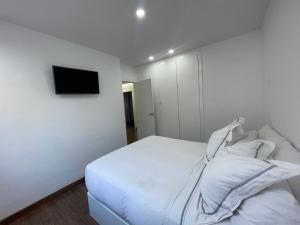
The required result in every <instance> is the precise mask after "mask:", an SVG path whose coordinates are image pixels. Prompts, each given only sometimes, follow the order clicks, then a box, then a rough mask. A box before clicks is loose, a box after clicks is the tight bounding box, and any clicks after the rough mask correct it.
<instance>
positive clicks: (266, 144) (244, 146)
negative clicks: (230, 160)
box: [223, 140, 275, 160]
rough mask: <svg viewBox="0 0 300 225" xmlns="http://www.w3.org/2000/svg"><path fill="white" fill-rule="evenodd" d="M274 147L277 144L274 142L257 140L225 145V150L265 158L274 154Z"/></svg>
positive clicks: (235, 153) (240, 154)
mask: <svg viewBox="0 0 300 225" xmlns="http://www.w3.org/2000/svg"><path fill="white" fill-rule="evenodd" d="M274 149H275V144H274V143H273V142H270V141H264V140H255V141H251V142H245V143H236V144H234V145H231V146H227V147H225V148H224V149H223V150H224V151H225V152H228V153H231V154H234V155H239V156H246V157H252V158H256V159H261V160H265V159H268V158H269V157H270V156H271V155H272V153H273V151H274Z"/></svg>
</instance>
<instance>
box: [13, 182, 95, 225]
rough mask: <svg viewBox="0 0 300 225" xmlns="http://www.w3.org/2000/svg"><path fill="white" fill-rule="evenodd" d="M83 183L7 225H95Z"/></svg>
mask: <svg viewBox="0 0 300 225" xmlns="http://www.w3.org/2000/svg"><path fill="white" fill-rule="evenodd" d="M86 191H87V190H86V187H85V184H84V183H81V184H78V185H77V186H75V187H72V188H71V189H70V190H68V191H66V192H64V193H62V194H60V195H59V196H57V197H55V198H53V199H51V200H49V201H48V202H45V203H43V204H42V205H40V206H39V207H37V208H35V209H34V210H32V211H30V212H28V213H27V214H25V215H23V216H22V217H20V218H18V219H17V220H15V221H13V222H11V223H9V224H8V225H97V223H96V222H95V221H94V220H93V218H91V217H90V215H89V211H88V202H87V194H86Z"/></svg>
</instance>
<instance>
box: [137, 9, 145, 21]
mask: <svg viewBox="0 0 300 225" xmlns="http://www.w3.org/2000/svg"><path fill="white" fill-rule="evenodd" d="M145 15H146V12H145V10H144V9H137V10H136V16H137V18H139V19H143V18H144V17H145Z"/></svg>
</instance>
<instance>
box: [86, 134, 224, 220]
mask: <svg viewBox="0 0 300 225" xmlns="http://www.w3.org/2000/svg"><path fill="white" fill-rule="evenodd" d="M206 147H207V144H204V143H197V142H189V141H183V140H175V139H170V138H164V137H157V136H151V137H148V138H146V139H143V140H141V141H138V142H136V143H134V144H132V145H128V146H126V147H124V148H121V149H119V150H117V151H115V152H113V153H111V154H108V155H106V156H104V157H102V158H100V159H98V160H96V161H94V162H92V163H90V164H89V165H88V166H87V168H86V175H85V177H86V184H87V188H88V191H89V193H90V194H91V195H92V196H93V197H94V198H96V199H97V200H98V201H100V202H101V203H103V204H105V205H106V206H107V207H108V208H110V209H111V210H112V211H114V212H115V213H116V214H117V215H119V216H120V217H121V218H122V219H124V220H125V221H126V222H128V223H129V224H130V225H179V224H180V217H181V214H182V211H183V209H182V207H183V206H184V203H185V201H186V199H185V198H184V196H186V194H182V192H183V191H184V190H185V189H186V186H187V185H188V183H191V182H194V180H195V178H196V177H198V176H199V175H198V172H199V171H200V169H199V166H200V165H201V163H200V162H201V161H202V157H203V156H204V154H205V151H206ZM179 196H181V197H179ZM181 199H182V200H181ZM178 202H180V203H179V204H178ZM175 203H176V204H175ZM178 207H179V208H178ZM177 208H178V209H177ZM226 224H230V223H229V222H228V221H225V222H223V223H222V225H226Z"/></svg>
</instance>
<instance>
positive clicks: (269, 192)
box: [230, 184, 300, 225]
mask: <svg viewBox="0 0 300 225" xmlns="http://www.w3.org/2000/svg"><path fill="white" fill-rule="evenodd" d="M237 212H238V213H237V214H235V215H234V216H233V217H231V220H230V222H231V224H232V225H249V224H252V225H274V224H282V225H285V224H286V225H296V224H297V225H299V224H300V206H299V204H298V202H297V200H296V199H295V198H294V196H293V195H292V194H291V193H290V192H289V190H288V189H287V188H286V187H284V186H283V185H282V184H280V185H278V184H276V185H272V186H271V187H269V188H267V189H266V190H264V191H262V192H260V193H259V194H257V195H255V196H253V197H251V198H249V199H247V200H245V201H244V202H243V204H242V205H241V207H239V208H238V210H237Z"/></svg>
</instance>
